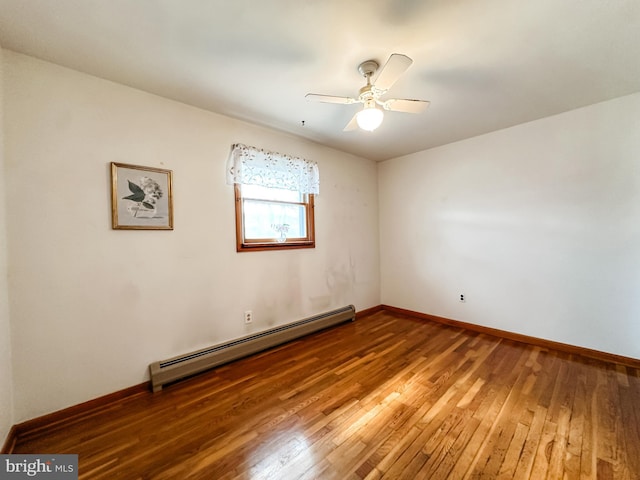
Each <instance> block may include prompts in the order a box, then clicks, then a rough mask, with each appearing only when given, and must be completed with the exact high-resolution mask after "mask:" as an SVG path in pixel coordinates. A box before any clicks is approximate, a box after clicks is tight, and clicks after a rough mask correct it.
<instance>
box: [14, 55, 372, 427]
mask: <svg viewBox="0 0 640 480" xmlns="http://www.w3.org/2000/svg"><path fill="white" fill-rule="evenodd" d="M4 60H5V65H4V67H5V77H4V79H5V132H6V138H5V146H6V158H5V162H6V170H7V178H8V179H9V182H8V184H7V187H8V192H7V195H8V216H7V223H8V237H9V245H10V251H9V254H10V256H9V258H10V305H11V323H12V327H13V331H14V343H13V356H14V384H15V405H16V407H15V420H16V422H19V421H23V420H25V419H28V418H32V417H35V416H38V415H41V414H44V413H47V412H50V411H54V410H57V409H60V408H63V407H66V406H69V405H73V404H77V403H79V402H82V401H85V400H88V399H91V398H95V397H97V396H100V395H103V394H107V393H111V392H113V391H116V390H119V389H122V388H125V387H129V386H131V385H135V384H138V383H140V382H143V381H144V380H145V379H146V378H148V376H147V366H148V364H149V363H151V362H153V361H156V360H161V359H164V358H167V357H170V356H173V355H177V354H181V353H185V352H188V351H191V350H194V349H196V348H201V347H204V346H208V345H211V344H212V343H217V342H220V341H224V340H227V339H230V338H236V337H239V336H242V335H245V334H247V333H249V332H250V331H259V330H263V329H266V328H268V327H270V326H272V325H276V324H283V323H287V322H290V321H294V320H298V319H300V318H303V317H304V316H308V315H311V314H314V313H319V312H323V311H326V310H328V309H331V308H335V307H339V306H343V305H346V304H350V303H353V304H355V306H356V308H357V309H358V310H362V309H365V308H369V307H372V306H375V305H378V304H379V303H380V298H379V268H378V241H377V238H378V223H377V222H378V216H377V204H378V200H377V165H376V164H375V163H373V162H371V161H369V160H365V159H362V158H358V157H354V156H350V155H347V154H344V153H341V152H337V151H335V150H332V149H329V148H326V147H323V146H321V145H318V144H314V143H311V142H308V141H306V140H302V139H300V138H296V137H294V136H291V135H286V134H283V133H279V132H276V131H272V130H269V129H266V128H262V127H257V126H254V125H251V124H248V123H244V122H240V121H237V120H234V119H230V118H227V117H223V116H220V115H216V114H212V113H210V112H206V111H203V110H199V109H196V108H193V107H190V106H186V105H183V104H180V103H177V102H173V101H169V100H166V99H162V98H159V97H156V96H153V95H150V94H147V93H144V92H140V91H138V90H134V89H131V88H128V87H125V86H122V85H118V84H114V83H110V82H107V81H103V80H100V79H97V78H94V77H91V76H88V75H84V74H82V73H79V72H76V71H72V70H68V69H65V68H62V67H59V66H56V65H53V64H49V63H46V62H41V61H38V60H35V59H33V58H30V57H27V56H23V55H19V54H16V53H14V52H10V51H6V50H5V58H4ZM235 142H241V143H246V144H249V145H254V146H257V147H261V148H265V149H269V150H276V151H280V152H283V153H287V154H290V155H297V156H302V157H305V158H308V159H310V160H315V161H317V162H318V164H319V167H320V175H321V187H320V189H321V192H320V196H319V197H317V199H316V229H317V232H316V235H317V236H316V242H317V247H316V248H315V249H307V250H296V251H279V252H248V253H236V251H235V229H234V225H235V224H234V218H235V217H234V200H233V189H232V187H231V186H229V185H226V184H225V175H224V167H225V161H226V157H227V154H228V152H229V149H230V146H231V144H232V143H235ZM112 161H115V162H122V163H129V164H137V165H146V166H155V167H160V168H168V169H171V170H173V173H174V209H175V212H174V213H175V218H174V228H175V230H174V231H115V230H112V229H111V224H110V222H111V219H110V208H111V206H110V180H109V162H112ZM363 238H364V239H366V241H364V242H363ZM247 309H252V310H253V314H254V324H253V325H252V327H251V329H250V330H249V329H247V327H245V325H244V322H243V312H244V311H245V310H247Z"/></svg>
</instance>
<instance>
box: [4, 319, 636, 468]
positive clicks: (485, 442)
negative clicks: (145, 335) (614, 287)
mask: <svg viewBox="0 0 640 480" xmlns="http://www.w3.org/2000/svg"><path fill="white" fill-rule="evenodd" d="M638 405H640V371H639V370H638V369H636V368H633V367H632V366H629V365H618V364H613V363H606V362H604V361H601V360H595V359H587V358H583V357H579V356H577V355H574V354H570V353H566V352H559V351H554V350H551V349H549V348H545V347H542V346H532V345H527V344H523V343H518V342H516V341H513V340H507V339H503V338H497V337H492V336H490V335H488V334H486V333H477V332H471V331H465V330H463V329H461V328H459V327H457V326H456V327H450V326H446V325H442V324H439V323H431V322H429V321H425V320H416V319H415V318H409V317H405V316H403V315H401V314H395V313H394V314H391V313H389V312H385V311H378V312H376V313H374V314H373V315H370V316H367V317H362V318H359V319H358V320H356V321H355V322H352V323H347V324H344V325H340V326H338V327H335V328H332V329H329V330H325V331H322V332H318V333H316V334H314V335H312V336H309V337H305V338H303V339H299V340H296V341H293V342H290V343H288V344H286V345H282V346H279V347H277V348H274V349H272V350H269V351H266V352H262V353H260V354H257V355H254V356H251V357H248V358H245V359H242V360H238V361H236V362H233V363H231V364H228V365H224V366H220V367H218V368H216V369H214V370H211V371H209V372H205V373H203V374H201V375H198V376H196V377H193V378H190V379H188V380H185V381H182V382H179V383H176V384H174V385H169V386H166V387H165V388H164V389H163V390H162V392H159V393H157V394H152V393H148V394H144V393H143V394H137V395H135V397H132V398H119V399H117V401H114V402H112V403H109V404H108V405H103V406H101V408H99V409H95V410H93V411H88V412H86V413H85V414H84V415H76V416H74V417H73V419H70V421H69V422H67V423H65V422H61V421H60V420H59V419H57V421H56V423H55V424H52V425H51V426H50V427H49V428H47V427H46V426H45V427H43V426H41V425H40V426H39V427H38V429H37V430H34V431H33V432H24V433H23V435H22V436H21V435H18V437H17V439H16V444H15V447H14V452H15V453H77V454H78V455H79V460H80V464H79V466H80V472H79V478H80V479H83V480H88V479H91V480H103V479H104V480H107V479H109V480H111V479H119V478H122V479H126V480H136V479H145V480H148V479H152V480H162V479H176V478H179V479H188V480H198V479H211V478H216V479H217V480H256V479H278V480H281V479H286V480H302V479H353V480H356V479H358V480H362V479H369V480H373V479H382V478H386V479H410V480H417V479H455V480H458V479H468V478H491V479H495V478H500V479H510V478H513V479H535V480H538V479H543V478H548V479H554V480H555V479H566V480H571V479H578V478H579V479H587V478H589V479H596V478H597V479H609V478H610V479H615V480H640V477H639V474H638V472H639V471H640V410H638ZM56 418H57V417H56Z"/></svg>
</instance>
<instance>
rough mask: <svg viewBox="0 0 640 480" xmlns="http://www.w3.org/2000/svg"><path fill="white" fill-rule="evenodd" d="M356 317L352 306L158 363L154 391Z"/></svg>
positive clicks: (154, 369)
mask: <svg viewBox="0 0 640 480" xmlns="http://www.w3.org/2000/svg"><path fill="white" fill-rule="evenodd" d="M355 318H356V309H355V307H354V306H353V305H349V306H346V307H342V308H339V309H337V310H332V311H330V312H326V313H321V314H319V315H314V316H312V317H308V318H305V319H303V320H299V321H297V322H293V323H289V324H287V325H283V326H281V327H275V328H272V329H270V330H266V331H263V332H259V333H256V334H252V335H247V336H246V337H242V338H239V339H236V340H232V341H230V342H226V343H222V344H219V345H214V346H212V347H208V348H204V349H202V350H197V351H195V352H191V353H188V354H186V355H181V356H178V357H173V358H169V359H167V360H162V361H160V362H154V363H152V364H151V365H149V373H150V374H151V386H152V388H153V391H154V392H158V391H160V390H162V386H163V385H166V384H167V383H172V382H175V381H177V380H181V379H183V378H186V377H190V376H192V375H195V374H197V373H200V372H203V371H205V370H208V369H210V368H213V367H216V366H219V365H222V364H224V363H228V362H231V361H233V360H237V359H239V358H242V357H246V356H248V355H251V354H254V353H257V352H260V351H263V350H266V349H268V348H271V347H275V346H277V345H281V344H283V343H286V342H289V341H291V340H295V339H296V338H300V337H303V336H305V335H308V334H310V333H314V332H317V331H319V330H322V329H325V328H328V327H332V326H334V325H338V324H339V323H343V322H347V321H349V320H351V321H353V320H355Z"/></svg>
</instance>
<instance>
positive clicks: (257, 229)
mask: <svg viewBox="0 0 640 480" xmlns="http://www.w3.org/2000/svg"><path fill="white" fill-rule="evenodd" d="M227 183H230V184H233V185H234V190H235V208H236V250H237V251H238V252H244V251H252V250H279V249H289V248H314V247H315V230H314V226H315V223H314V196H315V195H316V194H317V193H318V191H319V175H318V167H317V164H315V163H314V162H309V161H308V160H304V159H302V158H297V157H290V156H288V155H283V154H279V153H274V152H266V151H264V150H258V149H256V148H253V147H247V146H245V145H234V146H233V147H232V150H231V155H230V157H229V162H228V163H227Z"/></svg>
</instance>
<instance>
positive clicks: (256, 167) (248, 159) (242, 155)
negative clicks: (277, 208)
mask: <svg viewBox="0 0 640 480" xmlns="http://www.w3.org/2000/svg"><path fill="white" fill-rule="evenodd" d="M227 183H228V184H230V185H232V184H234V183H240V184H242V185H260V186H263V187H269V188H282V189H285V190H295V191H298V192H301V193H313V194H315V195H317V194H319V193H320V172H319V171H318V164H317V163H316V162H311V161H309V160H305V159H304V158H300V157H291V156H289V155H284V154H282V153H277V152H268V151H266V150H260V149H258V148H255V147H248V146H246V145H242V144H239V143H237V144H235V145H233V146H232V148H231V153H230V154H229V159H228V160H227Z"/></svg>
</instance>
